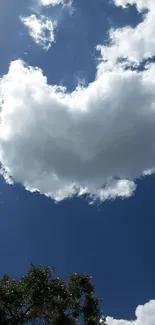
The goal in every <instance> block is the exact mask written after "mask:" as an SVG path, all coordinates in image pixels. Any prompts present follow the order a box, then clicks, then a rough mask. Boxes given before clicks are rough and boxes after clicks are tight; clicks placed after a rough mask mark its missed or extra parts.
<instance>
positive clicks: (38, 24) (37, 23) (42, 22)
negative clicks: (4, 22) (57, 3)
mask: <svg viewBox="0 0 155 325" xmlns="http://www.w3.org/2000/svg"><path fill="white" fill-rule="evenodd" d="M20 19H21V22H22V23H23V24H24V25H25V26H26V27H27V28H28V32H29V35H30V36H31V37H32V39H33V41H34V42H35V43H36V44H38V45H39V46H41V47H42V48H43V49H44V50H48V49H49V48H50V47H51V46H52V44H53V43H54V41H55V34H54V29H55V27H56V22H53V21H52V20H51V19H49V18H47V17H45V16H43V15H40V16H39V18H38V17H37V16H36V15H34V14H33V15H30V16H27V17H20Z"/></svg>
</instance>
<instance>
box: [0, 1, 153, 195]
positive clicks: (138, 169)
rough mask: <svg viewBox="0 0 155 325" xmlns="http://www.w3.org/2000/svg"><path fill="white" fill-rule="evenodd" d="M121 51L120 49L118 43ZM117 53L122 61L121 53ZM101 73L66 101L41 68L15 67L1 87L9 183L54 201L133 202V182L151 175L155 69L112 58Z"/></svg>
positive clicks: (2, 153)
mask: <svg viewBox="0 0 155 325" xmlns="http://www.w3.org/2000/svg"><path fill="white" fill-rule="evenodd" d="M128 2H130V3H133V1H132V0H129V1H128ZM115 3H116V5H122V6H124V5H126V4H127V1H125V0H124V1H123V0H115ZM152 3H153V2H152V1H151V0H150V1H149V0H148V1H145V6H143V1H142V0H139V1H137V8H138V9H139V10H142V9H143V7H146V4H148V7H147V8H148V10H149V11H148V15H151V14H153V12H154V10H153V9H152ZM147 17H148V16H146V17H145V18H144V22H143V23H146V20H147V19H148V18H147ZM152 24H154V21H153V22H152ZM139 26H140V25H139ZM139 26H137V27H136V29H135V30H137V28H139ZM148 28H150V30H152V25H151V24H150V27H149V25H148ZM135 30H133V36H132V37H131V38H129V47H130V46H131V43H132V41H133V39H134V37H135V36H134V33H135ZM119 32H120V31H118V33H119ZM114 33H116V31H114ZM122 33H124V31H123V32H122ZM143 38H144V42H145V41H146V37H145V34H143ZM118 43H119V44H118V48H121V44H122V38H121V37H120V38H119V41H118ZM111 46H112V48H113V46H116V45H114V44H112V45H111ZM149 46H150V45H149ZM104 49H105V47H104ZM109 49H110V47H109V48H108V49H107V51H109ZM131 49H132V46H131ZM137 51H138V49H137V50H135V53H136V52H137ZM154 51H155V49H154ZM101 52H103V49H101ZM115 52H116V53H117V54H118V58H119V57H120V50H117V51H115ZM129 53H130V51H129ZM152 53H153V47H152ZM102 54H103V53H102ZM121 56H122V54H121ZM144 56H145V54H144ZM130 57H131V55H128V56H127V59H128V61H130ZM134 58H136V56H135V57H134ZM132 59H133V57H132ZM138 60H139V59H138ZM98 71H100V72H102V73H98V74H97V76H96V79H95V80H94V82H92V83H91V84H89V85H88V86H87V87H83V88H80V87H78V88H77V89H75V91H73V92H72V93H68V92H67V91H66V90H65V89H64V88H60V87H57V86H51V85H48V84H47V80H46V77H45V76H43V73H42V71H41V70H39V68H33V67H28V66H26V65H25V64H24V63H23V62H22V61H20V60H18V61H14V62H12V63H11V64H10V67H9V71H8V74H7V75H6V76H3V78H2V79H1V82H0V93H1V99H2V103H1V114H0V115H1V116H0V117H1V129H0V160H1V163H2V166H3V168H2V171H1V172H2V173H3V175H4V177H5V179H6V181H7V182H13V181H17V182H20V183H22V184H23V185H24V186H25V188H26V189H28V190H30V191H39V192H40V193H44V194H46V195H48V196H51V197H52V198H54V199H55V200H61V199H63V198H66V197H71V196H72V195H74V194H77V193H78V195H82V194H84V193H89V194H90V195H91V196H92V197H99V198H100V199H101V200H105V199H107V198H115V197H117V196H119V197H129V196H130V195H132V193H133V192H134V190H135V188H136V186H135V183H134V181H135V179H136V178H138V177H140V175H143V174H147V173H148V172H147V171H149V173H151V172H153V171H154V169H153V168H154V167H155V64H154V63H152V64H150V65H147V69H145V70H144V71H141V72H138V71H131V70H126V69H124V64H121V63H119V62H117V60H115V59H112V58H111V57H110V58H109V61H107V60H106V61H105V60H104V59H103V61H102V62H100V63H99V66H98ZM103 72H104V73H103Z"/></svg>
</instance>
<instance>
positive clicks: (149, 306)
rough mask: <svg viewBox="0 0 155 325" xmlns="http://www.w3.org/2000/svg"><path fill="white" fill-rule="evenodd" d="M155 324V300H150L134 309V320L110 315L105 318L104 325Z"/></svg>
mask: <svg viewBox="0 0 155 325" xmlns="http://www.w3.org/2000/svg"><path fill="white" fill-rule="evenodd" d="M154 324H155V300H150V302H148V303H146V304H145V305H143V306H138V307H137V309H136V320H134V321H128V320H123V319H121V320H117V319H113V318H111V317H107V318H106V325H154Z"/></svg>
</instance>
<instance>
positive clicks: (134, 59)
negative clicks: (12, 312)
mask: <svg viewBox="0 0 155 325" xmlns="http://www.w3.org/2000/svg"><path fill="white" fill-rule="evenodd" d="M48 1H49V6H46V5H45V3H44V1H43V0H42V3H41V2H40V3H39V1H32V0H29V1H26V2H22V1H19V0H14V2H13V3H12V2H11V3H10V1H9V0H5V1H4V0H2V1H1V2H0V27H1V28H0V38H1V53H0V77H1V81H0V102H1V113H0V114H1V130H0V160H1V167H2V170H1V178H0V212H1V214H0V216H1V218H0V256H1V267H0V275H2V274H3V273H4V272H7V273H9V274H10V275H12V276H14V277H17V276H20V275H22V274H23V273H24V272H26V270H27V269H28V267H29V264H30V262H33V263H39V264H47V265H50V266H51V267H55V268H56V270H57V273H58V275H60V276H62V277H67V275H68V273H71V272H85V273H88V274H90V275H92V276H93V282H94V284H95V286H96V292H97V294H98V295H99V296H101V297H103V305H102V307H103V313H104V314H105V315H106V316H109V318H107V324H108V325H120V324H121V325H130V324H131V322H130V321H131V320H132V319H134V320H135V321H134V323H132V324H133V325H144V322H147V324H148V325H153V324H154V322H155V312H154V306H155V300H153V299H154V297H155V285H154V273H155V253H154V245H155V237H154V228H155V218H154V188H155V176H154V170H155V169H154V168H155V165H154V159H155V142H154V139H155V132H154V130H155V122H154V117H155V116H154V107H155V97H154V89H155V88H154V87H155V79H154V72H155V67H154V59H153V57H154V55H155V41H154V38H153V33H154V25H155V23H154V21H155V19H154V17H155V5H154V3H153V0H147V1H143V0H135V1H132V0H128V1H127V0H115V1H108V0H106V1H103V0H95V1H93V0H85V1H84V0H73V2H72V4H69V3H66V2H63V0H62V1H60V2H62V3H59V4H57V5H55V6H54V5H53V4H52V1H51V0H48ZM50 2H51V3H50ZM123 6H126V8H124V7H123ZM144 12H145V13H146V16H145V15H144ZM38 26H39V27H38ZM43 27H45V28H44V30H43ZM38 28H42V29H40V30H41V32H39V33H38ZM109 31H110V32H109ZM98 45H99V46H100V47H99V48H98V50H97V48H96V47H97V46H98ZM120 59H121V60H120ZM122 59H123V60H124V61H123V60H122ZM150 59H151V60H150ZM144 60H145V61H144ZM120 62H122V63H120ZM143 62H145V63H144V69H143V70H142V71H141V72H140V69H141V66H142V63H143ZM150 62H153V63H152V64H150ZM39 69H40V70H39ZM133 70H135V71H133ZM43 75H44V76H45V77H46V79H44V78H43ZM50 85H51V86H50ZM58 86H60V87H58ZM62 87H66V89H65V90H64V89H63V88H62ZM76 87H78V88H76ZM75 89H76V90H75ZM83 193H84V195H82V194H83ZM55 201H57V203H56V202H55ZM139 305H143V307H142V308H141V309H140V308H139V307H138V309H137V313H136V316H135V310H136V308H137V306H139ZM152 310H153V311H152ZM149 315H151V316H149ZM111 317H114V319H112V318H111ZM136 317H137V318H136ZM147 317H148V318H147ZM120 319H124V321H122V323H120V321H119V320H120ZM126 320H129V322H127V321H126ZM149 322H150V323H149Z"/></svg>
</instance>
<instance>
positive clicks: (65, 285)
mask: <svg viewBox="0 0 155 325" xmlns="http://www.w3.org/2000/svg"><path fill="white" fill-rule="evenodd" d="M54 274H55V272H54V270H50V269H49V268H48V267H42V266H39V265H37V266H34V265H31V267H30V269H29V271H28V272H27V273H26V274H25V275H24V276H23V277H21V278H20V279H17V280H13V279H11V278H10V277H9V276H8V275H4V276H3V278H2V279H1V280H0V324H1V325H25V324H36V325H78V324H84V325H99V324H100V323H101V322H100V319H101V312H100V307H99V304H100V299H98V298H96V296H95V293H94V286H93V285H92V283H91V278H90V277H89V276H87V275H85V274H71V275H69V277H68V280H67V281H66V282H65V281H64V280H63V279H61V278H59V277H55V276H54ZM102 324H105V323H104V320H103V323H102Z"/></svg>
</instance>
